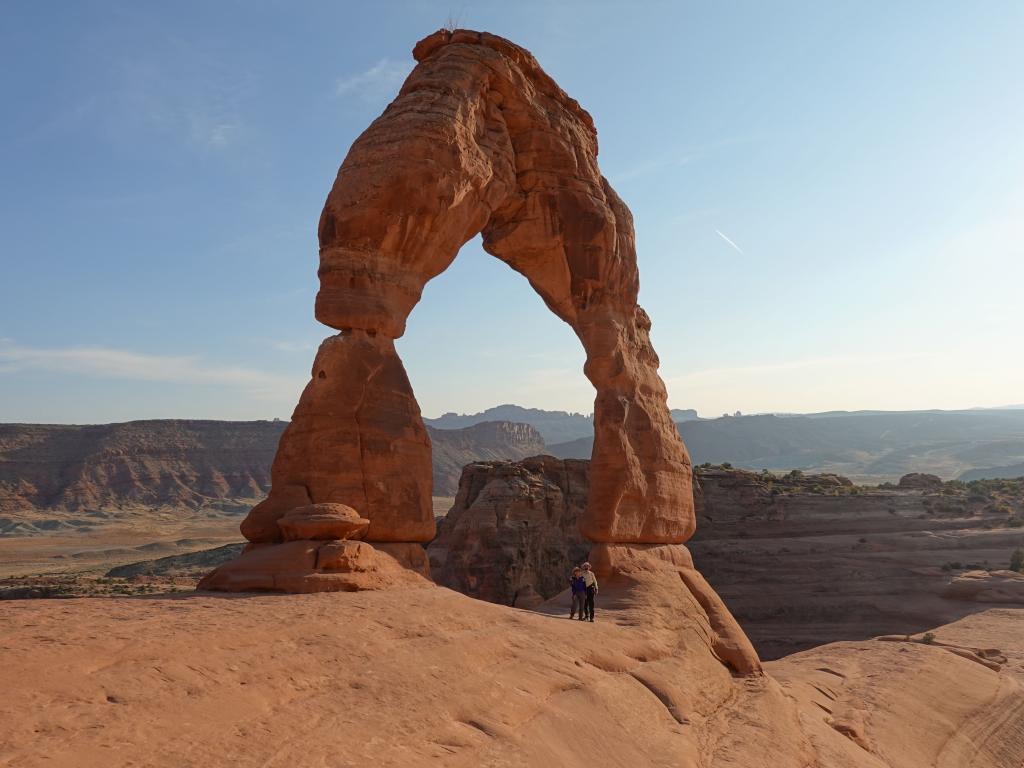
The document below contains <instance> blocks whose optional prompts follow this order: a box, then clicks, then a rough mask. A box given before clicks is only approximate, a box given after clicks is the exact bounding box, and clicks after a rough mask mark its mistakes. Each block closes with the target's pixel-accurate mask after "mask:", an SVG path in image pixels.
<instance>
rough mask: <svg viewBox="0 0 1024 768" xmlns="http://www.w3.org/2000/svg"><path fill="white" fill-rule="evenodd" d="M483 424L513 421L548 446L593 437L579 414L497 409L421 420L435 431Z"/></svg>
mask: <svg viewBox="0 0 1024 768" xmlns="http://www.w3.org/2000/svg"><path fill="white" fill-rule="evenodd" d="M487 421H513V422H518V423H521V424H530V425H532V426H533V427H535V428H536V430H537V432H539V433H540V435H541V437H542V438H543V439H544V442H545V443H547V444H549V445H550V444H551V443H562V442H567V441H569V440H575V439H576V438H578V437H584V436H590V438H591V439H593V436H594V417H593V416H590V415H588V416H584V415H583V414H582V413H566V412H565V411H544V410H541V409H539V408H523V407H522V406H521V405H497V406H495V407H494V408H488V409H487V410H486V411H482V412H481V413H473V414H462V413H446V414H444V415H443V416H439V417H438V418H436V419H424V420H423V423H424V424H426V425H427V426H428V427H434V428H435V429H463V428H465V427H471V426H473V425H475V424H480V423H481V422H487ZM588 457H589V454H588ZM456 482H457V479H456Z"/></svg>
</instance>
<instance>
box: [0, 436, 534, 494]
mask: <svg viewBox="0 0 1024 768" xmlns="http://www.w3.org/2000/svg"><path fill="white" fill-rule="evenodd" d="M285 426H286V423H285V422H280V421H193V420H183V419H173V420H171V419H169V420H152V421H129V422H124V423H120V424H97V425H90V426H76V425H55V424H0V512H4V513H8V514H13V513H19V512H31V511H68V512H80V511H93V510H117V509H127V508H163V507H174V508H184V509H199V508H204V507H207V506H211V505H213V506H217V507H218V508H223V507H225V506H227V507H228V508H230V505H231V504H232V503H237V504H240V505H241V504H251V503H252V501H253V500H254V499H260V498H262V497H263V496H265V495H266V493H267V490H268V489H269V487H270V465H271V462H272V461H273V458H274V452H275V450H276V449H277V444H278V441H279V440H280V438H281V433H282V432H283V431H284V428H285ZM427 431H428V434H429V436H430V441H431V443H432V444H433V482H434V494H435V495H439V496H452V495H454V494H455V491H456V490H457V488H458V482H459V475H460V474H461V472H462V467H463V465H465V464H468V463H470V462H473V461H480V460H491V459H499V458H503V459H519V458H523V457H525V456H530V455H534V454H536V453H538V452H540V451H542V450H543V448H544V441H543V439H542V438H541V437H540V434H539V433H538V432H537V430H536V429H534V428H533V427H531V426H530V425H528V424H513V423H509V422H488V423H485V424H477V425H474V426H471V427H468V428H465V429H454V430H448V429H430V428H428V430H427ZM238 511H242V510H238Z"/></svg>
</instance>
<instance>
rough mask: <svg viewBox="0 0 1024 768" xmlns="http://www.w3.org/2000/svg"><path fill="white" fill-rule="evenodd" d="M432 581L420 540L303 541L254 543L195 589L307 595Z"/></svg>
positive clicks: (412, 584) (421, 585)
mask: <svg viewBox="0 0 1024 768" xmlns="http://www.w3.org/2000/svg"><path fill="white" fill-rule="evenodd" d="M432 585H433V582H432V581H431V580H430V561H429V560H428V559H427V553H426V551H425V550H424V549H423V546H422V545H421V544H416V543H393V542H387V543H383V542H380V543H374V544H370V543H368V542H365V541H349V540H328V541H312V540H301V541H287V542H284V543H282V544H250V545H249V546H247V547H246V548H245V550H244V551H243V552H242V554H241V555H239V556H238V557H237V558H235V559H234V560H232V561H231V562H228V563H225V564H224V565H222V566H220V567H219V568H217V569H215V570H214V571H211V572H210V573H209V574H207V575H206V576H205V577H204V578H203V580H202V581H200V582H199V584H198V586H197V587H196V589H197V590H212V591H216V592H288V593H301V594H305V593H310V592H356V591H359V590H367V589H391V588H394V587H425V586H432Z"/></svg>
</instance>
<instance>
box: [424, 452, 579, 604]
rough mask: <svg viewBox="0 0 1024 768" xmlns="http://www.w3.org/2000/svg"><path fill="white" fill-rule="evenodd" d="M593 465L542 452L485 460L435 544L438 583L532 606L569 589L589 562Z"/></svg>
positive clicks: (467, 475)
mask: <svg viewBox="0 0 1024 768" xmlns="http://www.w3.org/2000/svg"><path fill="white" fill-rule="evenodd" d="M587 465H588V462H586V461H580V460H577V459H556V458H554V457H552V456H535V457H533V458H530V459H525V460H523V461H519V462H509V461H504V462H500V461H494V462H477V463H474V464H470V465H468V466H467V467H466V468H465V469H464V470H463V472H462V480H461V482H460V485H459V492H458V495H457V496H456V497H455V504H454V506H453V507H452V509H451V511H449V512H448V515H447V517H445V518H444V520H443V521H442V522H441V524H440V525H439V526H438V536H437V538H436V539H435V540H434V541H433V542H431V544H430V546H429V547H428V548H427V552H428V554H429V555H430V568H431V573H432V575H433V577H434V580H435V581H436V582H437V583H438V584H441V585H442V586H446V587H451V588H452V589H454V590H456V591H458V592H462V593H463V594H466V595H470V596H472V597H477V598H480V599H482V600H487V601H488V602H492V603H501V604H503V605H515V606H517V607H532V605H535V604H538V603H541V602H543V601H544V600H546V599H548V598H550V597H554V596H555V595H556V594H558V593H559V592H561V591H562V590H563V589H565V585H566V580H567V579H568V575H569V571H570V570H571V569H572V567H573V566H574V565H578V564H580V563H581V562H583V561H584V560H586V558H587V556H588V554H589V552H590V542H589V541H587V540H586V539H585V538H584V537H583V535H582V534H581V533H580V531H579V521H580V518H581V517H582V515H583V512H584V509H585V507H586V500H587V488H588V487H589V483H588V480H587Z"/></svg>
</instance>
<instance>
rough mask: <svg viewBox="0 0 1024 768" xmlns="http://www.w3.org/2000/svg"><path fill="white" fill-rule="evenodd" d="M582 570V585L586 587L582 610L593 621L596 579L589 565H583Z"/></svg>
mask: <svg viewBox="0 0 1024 768" xmlns="http://www.w3.org/2000/svg"><path fill="white" fill-rule="evenodd" d="M580 567H581V568H583V583H584V584H585V585H586V590H587V596H586V599H585V600H584V604H583V605H584V610H585V613H586V614H587V617H588V618H589V619H590V620H591V621H593V620H594V596H595V595H596V594H597V577H596V576H595V575H594V572H593V571H592V570H591V569H590V563H584V564H583V565H582V566H580Z"/></svg>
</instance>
